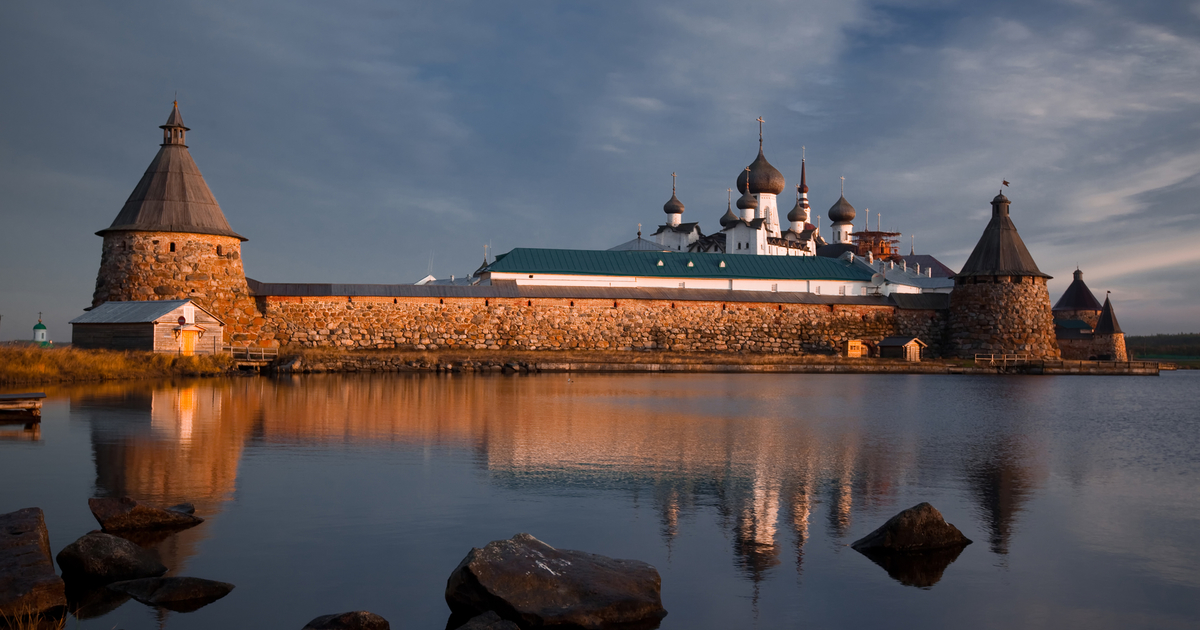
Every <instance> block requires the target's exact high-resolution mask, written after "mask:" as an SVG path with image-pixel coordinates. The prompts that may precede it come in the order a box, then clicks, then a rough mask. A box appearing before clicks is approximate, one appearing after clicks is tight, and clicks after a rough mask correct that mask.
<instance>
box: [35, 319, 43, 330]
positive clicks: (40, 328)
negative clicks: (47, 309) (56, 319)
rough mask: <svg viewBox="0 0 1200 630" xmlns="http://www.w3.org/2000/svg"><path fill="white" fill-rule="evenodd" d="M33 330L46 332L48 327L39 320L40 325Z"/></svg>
mask: <svg viewBox="0 0 1200 630" xmlns="http://www.w3.org/2000/svg"><path fill="white" fill-rule="evenodd" d="M33 329H34V330H46V325H45V324H43V323H42V321H41V320H38V323H36V324H34V325H33Z"/></svg>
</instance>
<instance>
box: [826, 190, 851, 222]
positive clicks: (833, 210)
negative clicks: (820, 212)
mask: <svg viewBox="0 0 1200 630" xmlns="http://www.w3.org/2000/svg"><path fill="white" fill-rule="evenodd" d="M854 215H855V212H854V206H852V205H850V202H849V201H846V196H845V195H843V196H841V197H838V200H837V203H835V204H833V206H832V207H830V208H829V220H830V221H833V222H834V223H850V222H852V221H854Z"/></svg>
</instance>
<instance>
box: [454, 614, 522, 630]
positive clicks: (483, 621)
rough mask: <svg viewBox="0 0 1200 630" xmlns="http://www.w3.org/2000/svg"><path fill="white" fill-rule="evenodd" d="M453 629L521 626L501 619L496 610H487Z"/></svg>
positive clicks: (493, 629)
mask: <svg viewBox="0 0 1200 630" xmlns="http://www.w3.org/2000/svg"><path fill="white" fill-rule="evenodd" d="M455 630H521V627H520V626H518V625H517V624H515V623H513V622H511V621H509V620H507V619H501V618H500V615H497V614H496V611H494V610H489V611H487V612H485V613H483V614H482V615H479V616H477V617H472V618H471V620H470V621H468V622H467V623H465V624H463V625H461V626H459V627H458V628H456V629H455Z"/></svg>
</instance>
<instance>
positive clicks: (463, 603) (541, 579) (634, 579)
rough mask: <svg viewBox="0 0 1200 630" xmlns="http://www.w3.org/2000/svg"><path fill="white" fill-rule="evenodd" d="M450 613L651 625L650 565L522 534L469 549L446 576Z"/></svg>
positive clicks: (655, 598)
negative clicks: (555, 543) (492, 612)
mask: <svg viewBox="0 0 1200 630" xmlns="http://www.w3.org/2000/svg"><path fill="white" fill-rule="evenodd" d="M446 603H447V604H449V605H450V610H451V611H453V612H454V613H455V614H456V615H458V616H465V615H479V614H480V613H485V612H487V611H489V610H491V611H495V612H496V613H498V614H499V616H500V617H503V618H505V619H509V620H512V621H516V622H518V623H520V624H521V625H527V626H554V625H564V626H578V627H582V628H588V629H600V628H607V627H612V626H616V625H620V626H621V627H623V628H656V627H658V624H659V622H660V621H661V620H662V618H663V617H665V616H666V614H667V611H666V610H665V609H663V606H662V594H661V578H660V577H659V575H658V571H657V570H656V569H655V568H654V567H652V566H650V565H649V564H647V563H645V562H640V561H638V560H616V559H613V558H608V557H605V556H600V555H596V554H591V553H586V552H583V551H571V550H567V549H555V548H554V547H551V546H550V545H547V544H546V543H544V542H542V541H540V540H538V539H536V538H534V537H533V536H531V535H529V534H517V535H516V536H513V537H512V538H511V539H509V540H496V541H492V542H490V543H488V544H487V546H485V547H484V548H483V549H478V548H476V549H471V552H470V553H468V554H467V557H466V558H464V559H463V561H462V562H461V563H459V565H458V567H457V568H456V569H455V570H454V572H453V573H452V574H451V575H450V579H449V580H447V582H446Z"/></svg>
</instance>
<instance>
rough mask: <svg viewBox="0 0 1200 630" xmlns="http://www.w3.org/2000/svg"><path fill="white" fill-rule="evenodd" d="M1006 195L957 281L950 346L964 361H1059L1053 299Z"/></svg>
mask: <svg viewBox="0 0 1200 630" xmlns="http://www.w3.org/2000/svg"><path fill="white" fill-rule="evenodd" d="M1008 207H1009V200H1008V198H1007V197H1005V196H1004V194H1003V193H1001V194H998V195H996V197H995V198H994V199H992V218H991V221H989V222H988V225H987V227H986V228H984V230H983V236H981V237H980V238H979V242H978V243H976V245H975V249H974V250H973V251H972V252H971V255H970V256H969V257H968V258H967V262H966V264H964V265H963V268H962V271H960V272H958V274H957V275H956V276H955V277H954V291H953V292H951V293H950V313H949V318H948V324H949V330H948V332H949V336H950V345H951V348H953V350H954V352H955V354H957V355H958V356H959V357H962V358H973V357H974V356H975V355H977V354H1021V355H1026V356H1027V357H1029V358H1032V359H1057V358H1059V348H1058V343H1057V341H1056V340H1055V331H1054V318H1053V316H1052V315H1051V311H1050V293H1049V291H1048V290H1047V288H1046V281H1047V280H1049V279H1050V276H1049V275H1047V274H1045V273H1042V271H1041V270H1040V269H1038V267H1037V263H1035V262H1034V261H1033V256H1031V255H1030V254H1029V250H1028V249H1027V248H1026V247H1025V243H1024V241H1022V240H1021V235H1020V234H1018V233H1017V227H1016V225H1015V224H1013V222H1012V219H1011V218H1010V217H1009V214H1008Z"/></svg>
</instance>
